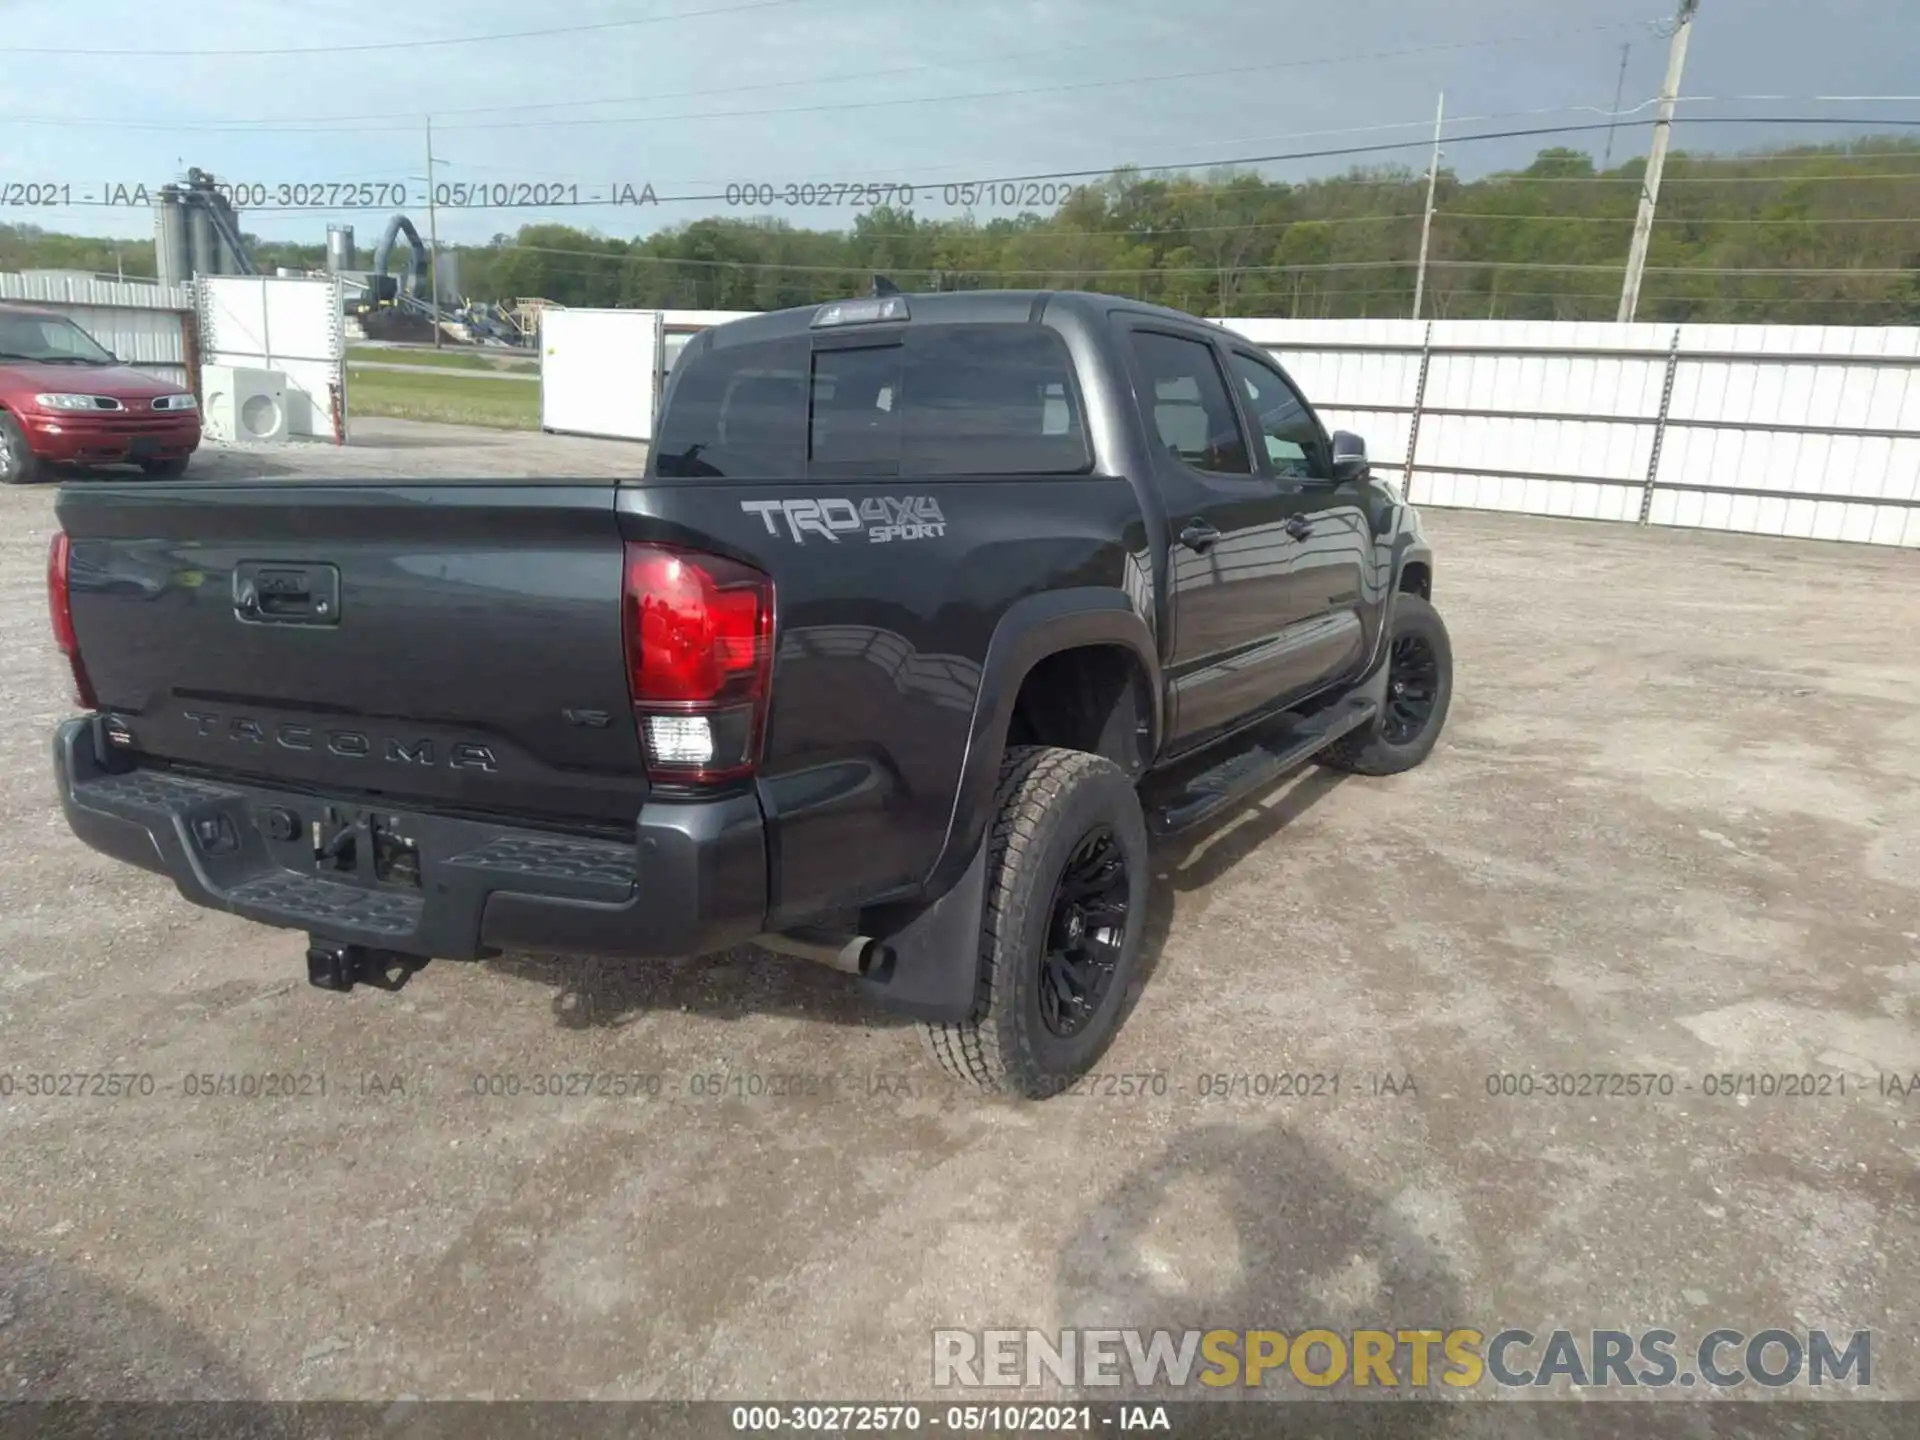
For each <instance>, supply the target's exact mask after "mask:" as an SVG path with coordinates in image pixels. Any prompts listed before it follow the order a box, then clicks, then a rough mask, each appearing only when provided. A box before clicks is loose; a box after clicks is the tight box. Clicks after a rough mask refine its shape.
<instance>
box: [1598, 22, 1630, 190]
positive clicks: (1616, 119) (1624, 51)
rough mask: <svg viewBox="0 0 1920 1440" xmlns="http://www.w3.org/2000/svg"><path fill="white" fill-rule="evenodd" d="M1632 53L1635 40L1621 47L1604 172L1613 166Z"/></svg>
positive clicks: (1608, 126) (1601, 165) (1601, 167)
mask: <svg viewBox="0 0 1920 1440" xmlns="http://www.w3.org/2000/svg"><path fill="white" fill-rule="evenodd" d="M1632 54H1633V42H1632V41H1631V40H1629V41H1628V42H1627V43H1626V44H1624V45H1622V46H1621V47H1620V79H1619V80H1618V81H1617V82H1615V84H1614V87H1613V113H1612V115H1611V116H1609V117H1608V118H1609V122H1610V123H1609V124H1608V125H1607V154H1606V158H1605V159H1604V160H1602V161H1601V162H1600V169H1601V171H1602V172H1603V173H1604V172H1605V171H1607V170H1610V169H1612V168H1613V132H1614V131H1616V130H1618V129H1619V128H1620V102H1621V100H1623V99H1625V98H1626V94H1627V60H1628V58H1629V57H1630V56H1631V55H1632Z"/></svg>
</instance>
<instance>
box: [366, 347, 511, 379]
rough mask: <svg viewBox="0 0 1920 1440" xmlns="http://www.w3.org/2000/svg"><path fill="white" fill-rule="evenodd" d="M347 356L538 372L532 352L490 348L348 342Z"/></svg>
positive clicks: (428, 365)
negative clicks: (420, 347) (424, 347)
mask: <svg viewBox="0 0 1920 1440" xmlns="http://www.w3.org/2000/svg"><path fill="white" fill-rule="evenodd" d="M347 359H348V361H349V362H351V361H354V360H367V361H377V362H379V363H380V364H382V365H418V366H421V367H422V368H424V369H429V370H505V371H508V372H510V373H513V374H526V375H538V374H539V373H540V360H539V357H537V356H532V355H501V354H498V353H496V352H494V351H490V350H433V349H427V350H414V349H390V348H388V347H386V346H383V345H349V346H348V347H347Z"/></svg>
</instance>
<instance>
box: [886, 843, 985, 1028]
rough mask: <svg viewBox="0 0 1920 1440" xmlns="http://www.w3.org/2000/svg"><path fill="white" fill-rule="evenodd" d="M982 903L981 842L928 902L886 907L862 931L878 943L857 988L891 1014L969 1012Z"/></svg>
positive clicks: (957, 1016) (955, 1015)
mask: <svg viewBox="0 0 1920 1440" xmlns="http://www.w3.org/2000/svg"><path fill="white" fill-rule="evenodd" d="M986 903H987V842H986V840H985V838H982V840H981V841H980V844H979V847H978V848H977V849H976V850H975V851H974V855H973V862H972V863H971V864H969V865H968V866H967V868H966V871H965V872H964V873H963V874H962V875H961V877H960V880H959V883H957V884H956V885H955V886H954V887H953V888H952V889H951V890H949V891H948V892H947V893H946V894H945V895H943V896H941V897H940V898H939V899H938V900H936V901H934V902H933V903H932V904H931V905H926V906H922V907H920V908H919V909H918V910H910V909H906V908H905V907H895V906H887V907H884V913H879V914H872V913H870V914H869V915H868V916H867V917H865V920H864V922H863V924H862V926H861V929H862V932H863V933H865V934H868V935H872V936H873V937H874V938H875V939H877V940H879V941H881V942H882V944H883V945H884V947H885V949H884V952H883V954H882V956H881V959H880V961H879V963H878V964H877V965H876V966H875V967H874V968H873V969H872V970H871V971H869V972H868V973H867V974H866V975H864V976H862V977H861V979H860V988H861V989H862V990H863V991H865V992H866V993H867V994H868V995H870V996H871V997H872V998H873V999H874V1000H875V1001H876V1002H878V1003H879V1004H880V1005H882V1006H884V1007H885V1008H886V1009H888V1010H891V1011H894V1012H895V1013H896V1014H900V1015H908V1016H911V1017H913V1018H914V1019H916V1020H930V1021H934V1022H936V1023H941V1024H949V1025H950V1024H955V1023H957V1022H959V1021H961V1020H965V1019H966V1018H967V1017H968V1016H970V1015H971V1014H973V1007H974V1001H975V999H976V998H977V994H978V988H979V983H980V926H981V921H982V919H983V917H984V915H985V910H986Z"/></svg>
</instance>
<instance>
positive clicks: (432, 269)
mask: <svg viewBox="0 0 1920 1440" xmlns="http://www.w3.org/2000/svg"><path fill="white" fill-rule="evenodd" d="M426 121H427V277H428V279H429V281H430V282H431V283H432V287H433V348H434V349H436V350H438V349H440V348H441V347H440V213H439V209H438V207H437V206H435V205H434V203H433V116H431V115H429V116H427V117H426Z"/></svg>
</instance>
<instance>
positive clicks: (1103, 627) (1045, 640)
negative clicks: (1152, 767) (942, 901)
mask: <svg viewBox="0 0 1920 1440" xmlns="http://www.w3.org/2000/svg"><path fill="white" fill-rule="evenodd" d="M1087 645H1118V646H1121V647H1123V648H1125V649H1127V650H1129V651H1131V652H1132V653H1133V655H1134V658H1135V659H1136V660H1137V661H1138V662H1139V665H1140V669H1141V672H1142V674H1144V675H1145V676H1146V681H1147V690H1148V692H1149V693H1148V694H1147V696H1146V697H1145V698H1146V702H1147V706H1148V715H1149V724H1150V725H1151V726H1152V733H1151V735H1150V737H1149V750H1148V753H1149V754H1153V753H1157V752H1158V750H1159V746H1160V737H1161V735H1162V734H1163V733H1164V732H1165V714H1164V707H1165V694H1164V688H1165V687H1164V686H1163V685H1162V684H1161V682H1160V661H1159V659H1158V656H1157V647H1156V646H1155V644H1154V638H1153V632H1152V631H1151V630H1149V629H1148V628H1147V622H1146V620H1145V619H1143V618H1142V617H1141V615H1140V613H1139V611H1137V610H1136V609H1135V608H1134V605H1133V602H1132V601H1131V600H1130V599H1129V598H1128V597H1127V594H1126V592H1125V591H1123V590H1119V589H1107V588H1105V587H1102V586H1077V587H1074V588H1072V589H1066V590H1049V591H1045V592H1042V593H1040V594H1037V595H1028V596H1026V597H1024V598H1023V599H1020V600H1018V601H1016V602H1015V603H1014V604H1013V605H1012V606H1010V607H1009V608H1008V610H1007V612H1006V613H1005V614H1004V615H1002V616H1001V617H1000V621H999V623H998V624H997V625H996V626H995V627H994V631H993V638H992V639H991V640H990V641H988V643H987V657H986V660H985V661H984V662H983V664H982V665H981V676H980V689H979V691H978V693H977V694H976V695H975V697H974V703H973V723H972V725H971V726H970V728H969V730H968V733H967V749H966V755H965V756H964V758H963V759H962V761H961V764H960V782H959V784H958V785H957V786H956V787H955V790H954V800H953V811H952V813H951V815H950V816H949V818H948V821H947V835H946V840H945V843H944V844H943V845H942V846H941V849H940V853H939V855H938V856H937V857H935V859H934V862H933V866H932V868H931V869H930V870H929V871H928V873H927V878H926V880H925V881H924V882H923V883H922V889H923V892H924V893H925V894H926V895H928V896H929V897H935V898H937V897H939V896H941V895H943V894H945V893H946V892H947V891H948V890H949V889H951V888H952V887H953V885H954V884H955V883H957V882H958V881H959V880H960V878H961V877H962V876H963V875H965V874H966V872H967V868H968V866H969V865H970V864H971V863H972V861H973V858H974V852H975V851H977V850H978V849H979V848H980V842H981V840H982V838H983V837H984V836H985V835H986V831H987V825H988V822H989V819H990V817H991V812H992V809H993V792H994V787H995V785H996V784H997V783H998V781H999V777H1000V761H1001V759H1002V757H1003V756H1004V755H1005V753H1006V748H1007V731H1008V729H1009V727H1010V726H1011V724H1012V721H1013V704H1014V701H1015V700H1016V699H1017V698H1018V697H1019V694H1020V687H1021V685H1022V684H1023V683H1024V682H1025V681H1026V678H1027V676H1028V675H1029V674H1030V673H1031V672H1032V670H1033V667H1034V666H1036V665H1038V664H1039V663H1040V662H1041V661H1042V660H1045V659H1046V658H1047V657H1048V656H1050V655H1057V654H1059V653H1060V652H1061V651H1063V650H1073V649H1077V648H1080V647H1082V646H1087Z"/></svg>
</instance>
